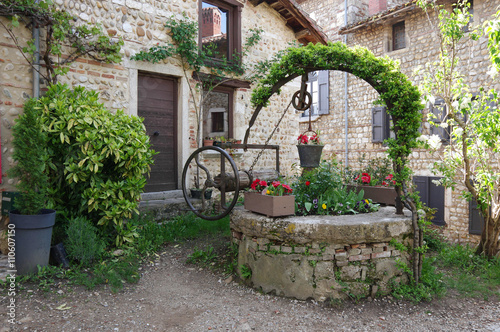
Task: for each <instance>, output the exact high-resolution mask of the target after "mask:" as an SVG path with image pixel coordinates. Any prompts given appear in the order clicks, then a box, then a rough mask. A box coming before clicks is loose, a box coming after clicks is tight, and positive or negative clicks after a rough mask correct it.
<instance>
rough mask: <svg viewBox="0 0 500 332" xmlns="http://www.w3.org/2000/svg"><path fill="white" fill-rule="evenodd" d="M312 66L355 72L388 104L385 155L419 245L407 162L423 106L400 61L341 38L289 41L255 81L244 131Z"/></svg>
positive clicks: (416, 260)
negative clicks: (296, 43) (389, 122)
mask: <svg viewBox="0 0 500 332" xmlns="http://www.w3.org/2000/svg"><path fill="white" fill-rule="evenodd" d="M316 70H339V71H344V72H348V73H350V74H353V75H354V76H357V77H358V78H360V79H362V80H364V81H365V82H367V83H368V84H370V85H371V86H372V87H373V88H374V89H375V90H376V91H377V92H378V93H379V99H378V101H377V102H378V103H381V104H385V105H386V106H387V112H388V113H389V115H390V116H391V118H392V121H393V128H392V129H393V131H394V133H395V138H390V139H388V140H387V145H388V150H387V153H388V155H389V158H390V159H391V160H392V162H393V168H394V173H395V179H396V181H397V185H396V187H395V188H396V191H397V193H398V196H399V197H401V198H402V201H403V204H404V205H405V206H406V207H407V208H408V209H410V211H412V212H413V213H412V222H413V228H414V239H413V240H414V243H413V246H414V247H415V248H416V247H420V246H421V245H422V230H421V229H420V228H419V223H418V214H417V213H415V212H417V207H418V206H419V204H420V202H419V201H418V197H417V196H416V195H411V194H410V193H409V191H408V184H409V183H410V181H411V172H410V169H409V168H408V166H407V164H408V156H409V155H410V153H411V149H412V148H415V147H417V140H416V139H417V137H418V136H419V131H418V129H419V127H420V124H421V121H422V113H421V112H420V110H421V109H423V105H422V103H421V94H420V92H419V90H418V89H417V87H415V86H414V85H413V84H412V83H411V82H410V81H409V80H408V78H407V77H406V75H405V74H403V73H402V72H400V70H399V63H398V62H396V61H394V60H392V59H390V58H389V57H384V58H380V57H376V56H375V55H374V54H373V53H372V52H371V51H369V50H368V49H366V48H363V47H352V48H351V47H347V46H346V45H345V44H343V43H341V42H336V43H331V42H330V43H328V44H327V45H322V44H315V45H313V44H309V45H307V46H305V47H291V48H288V49H286V50H285V51H284V52H282V53H280V55H279V57H278V58H277V59H276V61H275V62H273V64H272V65H271V66H270V68H269V71H268V74H267V76H266V77H264V78H263V79H261V80H260V81H259V82H258V85H257V87H256V88H255V89H254V90H253V92H252V105H253V106H254V107H255V111H254V114H253V116H252V118H251V120H250V123H249V126H248V129H247V132H246V134H245V143H246V142H247V140H248V136H249V133H250V128H251V127H252V126H253V124H254V122H255V119H256V118H257V115H258V114H259V112H260V110H261V109H262V108H263V107H265V106H267V105H268V104H269V98H270V97H271V96H272V95H273V94H274V93H279V92H280V89H281V87H282V86H283V85H284V84H286V83H287V82H289V81H291V80H293V79H295V78H296V77H299V76H302V75H304V74H307V73H309V72H311V71H316ZM418 251H419V250H414V254H415V256H414V257H413V272H414V276H415V279H416V282H418V279H419V275H420V270H421V269H420V267H419V266H420V263H421V258H420V257H419V256H418Z"/></svg>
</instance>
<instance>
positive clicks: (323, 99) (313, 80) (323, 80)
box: [302, 70, 330, 117]
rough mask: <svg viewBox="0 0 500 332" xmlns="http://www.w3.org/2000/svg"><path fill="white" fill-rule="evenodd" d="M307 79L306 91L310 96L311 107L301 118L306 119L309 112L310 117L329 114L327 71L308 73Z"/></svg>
mask: <svg viewBox="0 0 500 332" xmlns="http://www.w3.org/2000/svg"><path fill="white" fill-rule="evenodd" d="M308 79H309V80H308V81H307V90H308V91H309V93H310V94H311V97H312V103H311V107H310V108H309V109H308V110H306V111H304V113H302V117H308V116H309V112H312V113H311V115H322V114H329V113H330V107H329V102H330V100H329V92H330V90H329V71H328V70H319V71H313V72H310V73H309V78H308Z"/></svg>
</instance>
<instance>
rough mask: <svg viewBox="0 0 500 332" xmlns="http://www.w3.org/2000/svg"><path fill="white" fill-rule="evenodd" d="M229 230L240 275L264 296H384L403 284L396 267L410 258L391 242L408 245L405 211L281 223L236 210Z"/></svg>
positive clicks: (385, 209) (319, 298)
mask: <svg viewBox="0 0 500 332" xmlns="http://www.w3.org/2000/svg"><path fill="white" fill-rule="evenodd" d="M231 231H232V237H233V241H234V243H237V244H238V246H239V252H238V273H239V274H240V276H241V277H242V278H245V277H246V278H247V279H248V280H249V281H250V283H251V284H252V285H253V287H254V288H257V289H261V290H262V291H263V292H265V293H270V292H274V293H275V294H277V295H282V296H287V297H294V298H297V299H300V300H306V299H309V298H312V299H314V300H316V301H325V300H327V299H345V298H348V297H352V298H361V297H367V296H372V297H373V296H375V295H385V294H388V293H389V292H390V283H391V282H392V281H394V282H407V276H406V275H405V274H403V272H402V270H401V269H400V268H398V266H397V262H398V261H400V262H403V263H407V262H408V258H409V256H408V255H407V253H405V252H400V251H399V250H397V249H396V248H394V247H393V246H391V245H390V244H389V241H390V240H391V239H395V240H396V241H398V242H400V243H403V244H405V245H410V244H411V238H412V236H411V235H412V226H411V219H410V216H409V213H408V212H406V215H405V216H402V215H396V214H395V209H394V207H383V208H381V209H380V210H379V211H378V212H374V213H367V214H357V215H348V216H307V217H296V216H291V217H283V218H267V217H266V216H263V215H259V214H255V213H252V212H249V211H246V210H244V209H243V208H236V209H234V211H233V213H232V215H231ZM242 266H245V267H244V268H242ZM250 270H251V276H250V277H249V276H248V275H249V272H250ZM242 271H243V272H244V273H242Z"/></svg>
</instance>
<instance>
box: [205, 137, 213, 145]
mask: <svg viewBox="0 0 500 332" xmlns="http://www.w3.org/2000/svg"><path fill="white" fill-rule="evenodd" d="M212 145H214V139H213V137H205V138H204V139H203V146H212Z"/></svg>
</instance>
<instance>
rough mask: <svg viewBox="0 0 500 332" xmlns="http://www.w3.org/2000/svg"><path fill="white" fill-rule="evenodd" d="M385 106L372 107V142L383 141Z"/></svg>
mask: <svg viewBox="0 0 500 332" xmlns="http://www.w3.org/2000/svg"><path fill="white" fill-rule="evenodd" d="M384 109H385V107H374V108H372V142H373V143H383V142H384V132H385V116H384V114H385V110H384Z"/></svg>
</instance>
